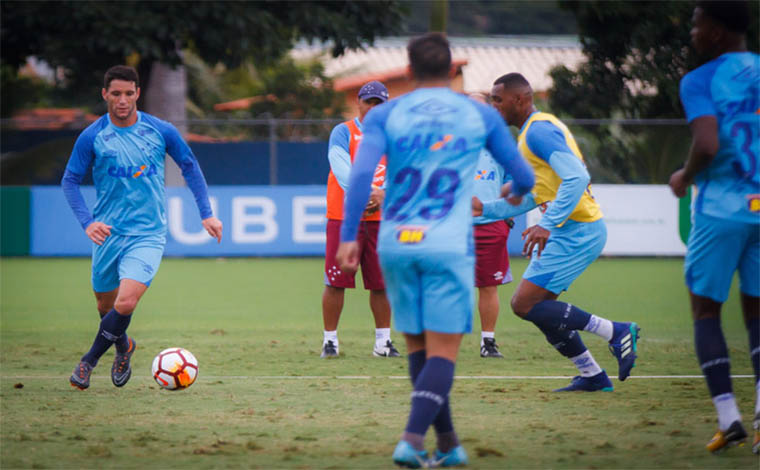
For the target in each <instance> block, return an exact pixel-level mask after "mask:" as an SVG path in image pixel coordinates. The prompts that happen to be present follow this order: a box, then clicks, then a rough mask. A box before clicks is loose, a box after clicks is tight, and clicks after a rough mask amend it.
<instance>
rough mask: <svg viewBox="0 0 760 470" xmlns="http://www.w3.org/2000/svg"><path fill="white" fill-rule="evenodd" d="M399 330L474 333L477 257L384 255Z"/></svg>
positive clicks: (387, 279)
mask: <svg viewBox="0 0 760 470" xmlns="http://www.w3.org/2000/svg"><path fill="white" fill-rule="evenodd" d="M380 266H381V267H382V269H383V278H384V279H385V288H386V294H387V295H388V300H389V302H390V304H391V309H392V310H393V322H394V326H395V328H396V330H398V331H401V332H403V333H408V334H412V335H418V334H421V333H422V332H423V331H425V330H427V331H435V332H437V333H469V332H470V331H472V309H473V301H474V294H473V289H474V288H473V286H474V285H475V257H474V256H466V255H461V254H453V253H424V254H422V253H420V254H409V253H387V252H385V253H384V252H381V253H380Z"/></svg>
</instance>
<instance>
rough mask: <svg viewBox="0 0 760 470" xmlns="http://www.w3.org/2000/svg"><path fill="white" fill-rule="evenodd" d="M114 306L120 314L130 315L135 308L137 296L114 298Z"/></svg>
mask: <svg viewBox="0 0 760 470" xmlns="http://www.w3.org/2000/svg"><path fill="white" fill-rule="evenodd" d="M114 308H115V309H116V311H117V312H119V313H120V314H121V315H130V314H131V313H132V312H134V311H135V308H137V297H125V298H119V299H116V303H115V304H114Z"/></svg>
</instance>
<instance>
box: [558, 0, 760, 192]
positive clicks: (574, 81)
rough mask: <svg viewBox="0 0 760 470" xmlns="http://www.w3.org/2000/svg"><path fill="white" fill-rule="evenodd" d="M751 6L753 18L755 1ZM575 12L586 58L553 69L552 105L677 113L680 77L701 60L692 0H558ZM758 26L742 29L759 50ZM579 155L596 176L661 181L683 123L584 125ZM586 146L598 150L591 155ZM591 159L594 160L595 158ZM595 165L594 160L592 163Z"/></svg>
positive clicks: (678, 158)
mask: <svg viewBox="0 0 760 470" xmlns="http://www.w3.org/2000/svg"><path fill="white" fill-rule="evenodd" d="M750 3H751V4H752V8H753V12H754V17H755V18H757V8H758V4H757V3H756V2H750ZM560 5H561V6H562V8H564V9H565V10H567V11H569V12H572V13H573V14H574V15H575V18H576V20H577V24H578V31H579V35H580V40H581V43H582V44H583V52H584V55H585V56H586V57H587V62H585V63H584V64H581V65H580V67H579V68H578V70H577V71H571V70H569V69H568V68H566V67H564V66H559V67H557V68H555V69H554V70H552V72H551V76H552V79H553V80H554V86H553V88H552V89H551V91H550V94H549V102H550V105H551V108H552V109H554V110H555V111H557V112H558V113H559V114H562V115H565V116H571V117H574V118H597V119H606V118H627V119H662V118H669V119H673V118H675V119H679V118H682V117H683V113H682V110H681V104H680V101H679V96H678V84H679V81H680V79H681V77H682V76H683V75H684V74H685V73H686V72H687V71H689V70H691V69H693V68H695V67H696V66H697V65H698V63H699V59H698V57H696V54H695V53H694V52H693V49H692V48H691V46H690V36H689V31H690V29H691V15H692V11H693V8H694V4H693V3H692V2H662V1H640V2H628V1H606V0H594V1H561V2H560ZM757 28H758V24H757V21H755V22H753V24H752V27H751V29H750V32H749V34H748V35H747V37H748V40H749V43H748V46H749V48H750V50H754V51H757V49H758V29H757ZM586 137H587V139H588V140H589V141H592V142H593V143H592V145H591V147H592V149H591V150H589V149H587V148H584V153H585V154H586V156H587V158H588V159H589V160H590V161H591V162H592V163H591V164H590V165H589V166H590V168H591V171H592V174H594V175H595V176H596V177H601V180H599V179H597V182H627V183H666V182H667V181H668V177H669V176H670V173H671V172H672V171H673V170H675V169H676V168H678V167H679V166H680V165H681V163H682V162H683V160H684V158H685V156H686V151H687V149H688V147H687V146H688V141H689V140H688V139H689V138H688V133H687V132H686V128H685V126H682V127H680V126H675V127H674V126H673V125H665V126H662V127H654V126H647V127H645V126H627V127H621V126H619V125H617V126H608V125H601V126H597V127H595V128H588V129H587V133H586ZM591 152H598V153H595V154H593V155H592V154H591ZM593 162H596V164H594V163H593ZM595 165H596V166H595Z"/></svg>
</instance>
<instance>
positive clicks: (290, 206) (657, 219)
mask: <svg viewBox="0 0 760 470" xmlns="http://www.w3.org/2000/svg"><path fill="white" fill-rule="evenodd" d="M592 189H593V192H594V196H595V198H596V199H597V200H598V201H599V203H600V204H601V206H602V211H603V212H604V220H605V222H606V224H607V231H608V233H607V245H606V246H605V249H604V251H603V254H605V255H612V256H681V255H683V254H684V253H685V252H686V246H685V244H684V241H683V240H682V238H681V236H680V235H679V233H680V232H679V230H680V231H681V232H683V231H684V227H683V225H684V222H683V221H684V220H687V221H688V207H687V206H686V205H685V204H680V205H679V201H678V199H676V198H675V197H674V196H673V195H672V193H671V192H670V189H669V188H668V187H667V186H665V185H603V184H600V185H594V186H593V188H592ZM82 192H83V194H84V197H85V201H86V202H87V204H88V206H89V207H90V208H92V207H93V206H94V203H95V190H94V188H92V187H82ZM325 192H326V189H325V186H323V185H313V186H311V185H304V186H300V185H298V186H296V185H294V186H211V187H210V188H209V195H210V198H211V204H212V207H213V209H214V214H215V215H216V216H217V217H219V219H221V220H222V222H223V223H224V237H223V239H222V243H221V244H217V243H216V241H215V240H213V239H211V237H209V236H208V234H206V232H205V230H203V227H202V226H201V223H200V220H199V216H198V209H197V207H196V206H195V201H194V199H193V196H192V194H191V192H190V190H189V189H187V188H176V187H170V188H167V212H168V234H167V244H166V251H165V255H166V256H322V255H324V252H325ZM30 209H31V214H30V217H31V224H30V232H31V234H30V235H31V240H30V247H29V250H30V254H31V255H33V256H89V255H90V254H91V250H92V243H91V242H90V240H89V239H88V238H87V237H86V236H85V234H84V230H82V228H81V227H80V226H79V223H78V222H77V220H76V219H75V218H74V215H73V213H72V212H71V209H70V208H69V206H68V204H67V203H66V200H65V199H64V197H63V192H62V191H61V189H60V188H59V187H55V186H38V187H33V188H32V190H31V207H30ZM539 218H540V213H539V212H538V211H537V210H535V211H533V212H531V213H529V214H528V215H527V217H526V216H519V217H516V218H515V226H514V228H513V229H512V232H511V234H510V237H509V242H508V244H507V246H508V250H509V252H510V255H512V256H518V255H520V252H521V250H522V246H523V242H522V240H521V234H522V232H523V230H525V227H526V226H531V225H533V224H535V223H536V222H538V220H539ZM679 221H680V222H681V226H679Z"/></svg>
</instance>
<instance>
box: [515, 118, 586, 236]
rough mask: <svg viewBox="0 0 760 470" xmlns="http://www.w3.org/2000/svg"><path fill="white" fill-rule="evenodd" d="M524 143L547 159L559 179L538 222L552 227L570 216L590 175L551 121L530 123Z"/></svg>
mask: <svg viewBox="0 0 760 470" xmlns="http://www.w3.org/2000/svg"><path fill="white" fill-rule="evenodd" d="M525 142H526V144H528V148H529V149H530V150H531V152H533V153H534V154H536V156H537V157H539V158H541V159H543V160H546V162H547V163H549V166H551V167H552V170H554V172H555V173H557V176H559V177H560V178H561V179H562V183H560V185H559V188H557V195H556V197H555V198H554V201H552V203H551V205H550V206H549V209H547V210H546V212H544V214H543V215H542V216H541V220H540V221H539V223H538V225H539V226H541V227H543V228H545V229H547V230H551V229H552V228H554V227H556V226H558V225H560V224H562V223H563V222H564V221H565V220H566V219H567V218H568V217H570V214H572V212H573V210H574V209H575V206H577V205H578V201H580V199H581V196H583V192H584V191H585V190H586V187H587V186H588V184H589V182H590V181H591V177H590V176H589V174H588V171H587V170H586V166H585V165H584V164H583V161H581V159H580V158H578V156H576V155H575V154H574V153H573V151H572V150H571V149H570V147H568V145H567V142H566V141H565V135H564V134H563V133H562V131H561V130H560V129H558V128H557V126H555V125H554V124H552V123H551V122H549V121H538V122H535V123H533V124H532V125H531V126H530V129H528V134H527V135H526V137H525Z"/></svg>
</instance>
